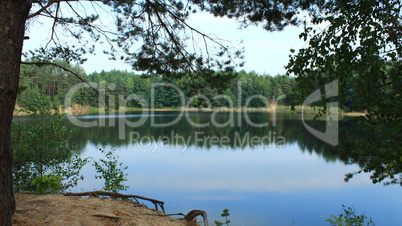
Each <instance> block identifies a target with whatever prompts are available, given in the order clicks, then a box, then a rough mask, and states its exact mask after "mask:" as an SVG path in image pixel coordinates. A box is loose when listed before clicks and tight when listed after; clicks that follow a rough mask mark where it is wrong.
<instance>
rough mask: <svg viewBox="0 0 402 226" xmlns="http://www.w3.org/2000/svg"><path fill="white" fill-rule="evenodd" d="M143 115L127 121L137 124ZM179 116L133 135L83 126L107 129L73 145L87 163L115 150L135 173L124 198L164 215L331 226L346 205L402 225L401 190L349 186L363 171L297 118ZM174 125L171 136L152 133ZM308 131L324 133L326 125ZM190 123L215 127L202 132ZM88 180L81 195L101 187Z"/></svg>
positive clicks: (89, 174) (85, 134) (109, 126)
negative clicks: (155, 203) (145, 201)
mask: <svg viewBox="0 0 402 226" xmlns="http://www.w3.org/2000/svg"><path fill="white" fill-rule="evenodd" d="M141 114H142V113H133V114H130V115H126V117H127V120H129V122H130V123H134V122H137V121H138V120H140V119H141ZM178 114H179V113H174V112H156V113H155V114H153V115H152V117H149V118H148V119H147V120H146V121H145V122H144V123H143V125H141V126H136V127H131V126H125V124H127V123H124V124H119V122H120V121H121V117H120V118H119V116H109V115H106V116H97V115H95V116H77V119H78V120H81V121H86V122H97V123H98V124H99V123H100V124H101V125H98V126H95V127H90V128H80V127H77V128H75V131H74V136H73V139H72V141H73V142H74V143H76V144H78V148H79V150H80V151H81V153H82V154H81V155H82V157H93V158H95V159H96V158H99V157H100V156H101V154H100V152H99V151H98V148H104V149H106V150H109V149H115V150H116V153H117V154H118V155H119V156H120V160H121V161H122V162H123V163H124V164H125V165H127V166H128V167H129V168H128V169H127V171H126V173H128V181H127V182H126V185H128V186H129V189H128V190H127V191H124V193H128V194H137V195H142V196H147V197H150V198H155V199H159V200H163V201H165V203H166V204H165V207H166V212H167V213H178V212H181V213H187V212H188V211H190V210H192V209H201V210H205V211H207V213H208V218H209V221H210V223H211V224H213V221H214V220H220V221H223V218H222V217H220V214H221V212H222V210H223V209H225V208H228V209H229V210H230V217H229V218H230V219H231V222H232V223H231V225H328V223H327V222H325V219H327V218H329V217H330V216H331V215H338V214H340V213H343V211H342V204H344V205H346V206H350V207H354V208H355V209H356V210H357V213H358V214H365V215H366V216H370V217H372V219H373V221H374V222H375V223H376V225H401V224H402V215H401V212H402V195H401V192H402V188H401V187H400V186H395V185H394V186H383V185H382V184H375V185H374V184H372V183H371V180H370V178H369V175H368V174H363V175H358V176H356V177H354V178H353V179H352V180H351V181H349V182H344V175H345V174H346V173H351V172H355V171H357V170H359V166H358V165H345V163H343V162H342V161H341V160H340V159H339V157H338V154H337V153H336V152H335V151H333V150H332V149H331V148H330V147H329V146H327V145H325V144H324V143H323V142H322V141H320V140H319V139H316V138H315V137H313V136H312V135H311V134H310V133H309V132H308V131H307V130H306V129H305V128H304V126H303V123H302V122H301V120H300V116H299V115H287V114H283V115H280V114H277V115H276V118H274V116H273V115H269V114H267V113H249V114H248V117H245V116H244V115H242V114H239V113H236V114H230V113H219V114H216V115H212V114H211V113H190V115H189V116H188V118H186V117H185V116H183V117H181V118H178ZM102 120H103V121H102ZM174 120H177V122H175V123H172V125H170V126H165V127H160V128H158V127H155V126H152V123H154V124H155V123H159V124H161V123H169V122H172V121H174ZM189 120H190V121H189ZM213 121H214V122H216V123H218V124H219V125H220V126H214V125H213V123H212V122H213ZM306 121H307V122H308V124H309V125H311V126H313V127H314V128H318V129H321V130H324V128H325V123H324V122H322V121H313V120H306ZM349 121H350V120H349ZM349 121H348V120H347V119H346V120H343V121H342V122H340V126H341V128H342V129H348V130H354V129H356V124H353V123H352V122H349ZM121 122H123V121H121ZM191 122H192V123H193V124H194V123H198V124H206V123H210V125H209V126H205V127H203V128H196V127H194V125H192V123H191ZM227 122H233V123H227ZM216 123H215V124H216ZM225 123H226V124H227V125H225ZM251 123H254V124H256V123H259V124H263V123H268V124H269V125H268V126H262V127H260V128H256V127H254V126H252V125H250V124H251ZM103 124H104V125H103ZM70 125H72V124H70ZM119 137H120V138H124V139H119ZM206 140H207V141H206ZM83 174H84V176H85V180H84V181H82V182H80V183H79V186H78V188H75V191H77V192H78V191H90V190H94V189H100V188H101V187H102V185H103V181H101V180H95V178H94V174H95V169H94V167H92V166H86V167H85V168H84V169H83Z"/></svg>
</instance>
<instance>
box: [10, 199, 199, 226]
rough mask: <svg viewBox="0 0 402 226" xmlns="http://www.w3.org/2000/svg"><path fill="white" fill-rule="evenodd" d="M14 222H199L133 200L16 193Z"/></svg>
mask: <svg viewBox="0 0 402 226" xmlns="http://www.w3.org/2000/svg"><path fill="white" fill-rule="evenodd" d="M15 200H16V206H17V208H16V211H15V214H14V217H13V225H57V226H60V225H70V226H73V225H94V226H95V225H155V226H156V225H158V226H159V225H197V224H195V223H192V222H187V221H185V220H182V219H179V217H181V216H178V218H173V217H170V216H167V215H165V214H164V213H163V212H160V211H156V210H154V209H149V208H147V207H145V206H144V205H141V204H139V203H136V202H133V201H119V200H114V199H110V198H103V199H101V198H83V197H67V196H64V195H61V194H49V195H33V194H19V193H17V194H15Z"/></svg>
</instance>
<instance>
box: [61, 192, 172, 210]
mask: <svg viewBox="0 0 402 226" xmlns="http://www.w3.org/2000/svg"><path fill="white" fill-rule="evenodd" d="M64 195H65V196H91V197H99V196H102V195H103V196H110V197H111V198H113V199H117V198H121V199H130V198H132V199H134V200H135V201H136V202H138V200H137V199H142V200H147V201H150V202H152V203H153V204H154V205H155V209H156V210H158V205H159V206H160V208H161V209H162V211H163V213H165V207H164V206H163V205H164V204H165V202H163V201H159V200H156V199H151V198H147V197H143V196H139V195H125V194H120V193H117V192H109V191H90V192H80V193H66V194H64ZM138 203H139V202H138Z"/></svg>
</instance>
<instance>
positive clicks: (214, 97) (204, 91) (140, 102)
mask: <svg viewBox="0 0 402 226" xmlns="http://www.w3.org/2000/svg"><path fill="white" fill-rule="evenodd" d="M55 63H57V64H59V65H63V66H64V67H66V68H68V69H69V70H72V71H74V72H75V73H77V74H80V75H82V79H83V80H85V81H87V82H88V83H89V84H91V86H92V87H94V88H95V89H98V91H101V93H96V92H94V90H92V89H91V88H90V87H89V86H87V87H86V88H79V89H77V90H76V91H75V92H73V96H72V104H79V105H87V106H88V105H89V106H92V107H98V106H99V105H100V102H99V101H100V95H104V96H105V104H106V106H107V107H108V108H112V109H118V108H119V107H120V106H119V102H120V103H122V102H121V100H122V99H127V98H128V97H129V96H133V95H135V96H137V97H142V98H143V99H140V98H134V99H131V100H130V101H128V102H127V103H124V104H125V107H134V108H144V107H148V108H152V107H154V108H164V107H173V108H174V107H185V106H183V100H184V103H185V105H187V107H234V108H239V107H251V108H260V107H267V106H269V102H270V101H272V100H273V99H275V100H277V101H278V103H279V104H281V105H291V104H295V103H294V100H293V99H292V98H291V96H292V90H293V88H294V87H295V79H294V78H292V77H288V76H284V75H276V76H270V75H266V74H262V75H261V74H258V73H256V72H254V71H252V72H246V71H244V70H242V71H239V72H231V73H230V75H226V76H228V77H230V80H228V81H227V82H226V84H222V86H221V87H219V88H213V87H202V86H200V87H190V88H189V87H188V86H183V84H182V82H183V81H180V80H173V79H172V80H166V79H164V78H162V77H158V76H150V75H148V74H136V73H134V72H129V71H121V70H112V71H101V72H94V73H90V74H86V73H85V71H84V70H83V69H82V68H81V67H80V66H78V65H76V66H74V65H70V64H68V63H67V62H65V61H62V60H57V61H55ZM195 73H197V72H195ZM198 73H199V77H202V76H203V74H202V73H203V72H198ZM212 73H213V75H212V76H217V77H223V76H225V75H222V74H224V73H227V72H216V71H215V72H212ZM79 83H81V81H80V80H78V79H77V78H76V77H75V76H74V75H73V74H71V73H69V72H66V71H65V70H63V69H60V68H57V67H54V66H52V65H44V66H40V67H38V66H34V65H22V68H21V81H20V93H19V95H18V99H17V103H18V104H19V105H20V106H21V107H26V106H29V105H32V104H35V101H37V100H36V99H35V98H32V97H34V96H38V95H39V94H45V95H47V96H49V97H50V98H51V101H52V103H53V105H56V106H57V105H64V104H65V100H66V95H67V93H68V92H69V91H70V90H71V89H72V88H73V87H74V86H75V85H77V84H79ZM102 86H104V88H102ZM178 87H180V89H179V88H178ZM181 95H182V96H181ZM222 96H225V97H222ZM182 98H183V99H182ZM209 104H210V105H209Z"/></svg>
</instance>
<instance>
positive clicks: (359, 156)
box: [72, 112, 402, 183]
mask: <svg viewBox="0 0 402 226" xmlns="http://www.w3.org/2000/svg"><path fill="white" fill-rule="evenodd" d="M160 114H161V116H157V117H155V118H154V119H155V122H156V123H167V122H171V121H173V120H175V119H176V117H177V113H172V112H169V113H167V114H166V115H165V113H162V112H161V113H160ZM248 116H249V118H250V120H251V121H252V122H253V123H264V122H270V124H269V126H265V127H261V128H256V127H253V126H252V125H250V124H249V123H248V122H247V121H246V119H245V118H244V117H243V116H240V120H239V113H235V114H233V118H232V120H233V124H229V125H226V126H221V127H216V126H213V125H212V122H211V113H199V114H198V113H190V116H189V118H190V119H191V120H192V121H193V122H194V123H198V124H203V123H210V126H206V127H202V128H197V127H194V126H191V125H190V124H189V123H188V121H187V119H186V117H184V116H183V117H182V118H181V119H180V120H179V121H178V122H177V123H175V124H173V125H171V126H168V127H161V128H156V127H152V126H151V121H150V120H147V122H146V123H144V124H143V125H142V126H140V127H138V128H126V130H125V133H124V135H125V138H126V139H123V140H122V139H119V128H118V126H115V127H108V126H106V127H93V128H79V129H76V133H75V134H74V136H73V140H72V141H73V142H74V143H77V144H78V147H80V148H84V147H85V145H86V143H87V142H90V143H93V144H95V145H98V146H104V145H111V146H124V145H129V142H130V140H129V138H130V132H137V133H139V134H140V139H137V141H133V142H140V141H141V138H144V137H145V138H146V139H144V140H145V141H149V140H150V139H153V140H158V139H159V138H161V137H168V139H166V140H164V142H165V144H169V145H172V146H174V145H180V146H183V145H188V146H195V147H203V148H206V149H209V148H210V147H212V146H215V145H216V144H215V145H210V144H209V143H208V142H207V143H205V142H202V141H198V142H197V140H196V139H195V134H196V133H199V134H201V136H198V138H200V137H201V138H203V137H204V136H205V137H208V136H209V137H218V138H222V137H228V138H229V143H228V145H227V146H229V147H231V148H232V149H233V150H239V149H246V148H253V145H254V146H255V145H256V144H255V143H250V139H244V140H241V142H238V141H239V140H238V138H239V137H240V138H241V139H243V138H244V137H245V136H249V137H259V138H262V137H267V136H271V138H272V139H271V143H272V146H269V147H273V148H275V146H274V145H275V144H274V142H275V139H274V137H273V136H275V138H278V137H284V138H285V140H284V141H285V143H286V144H297V145H298V147H299V148H300V150H301V151H303V152H309V153H315V154H317V155H318V156H321V157H322V158H323V159H324V160H325V161H327V162H335V161H342V162H343V163H345V164H358V165H359V166H360V168H361V169H362V172H363V171H366V172H371V173H372V179H373V182H379V181H382V180H384V179H386V178H388V179H390V181H391V182H393V183H399V181H400V178H399V179H398V178H397V176H398V175H399V174H400V172H402V168H401V167H402V163H401V162H402V159H401V158H400V156H401V155H400V154H399V152H400V151H398V150H392V151H390V150H384V149H382V150H379V149H376V148H375V145H373V144H372V142H373V140H375V139H374V137H375V138H376V139H379V138H378V137H380V138H381V134H380V135H378V134H369V133H367V132H365V131H367V130H365V129H364V126H362V125H361V124H359V123H358V122H357V120H356V118H344V119H343V120H342V121H340V122H339V128H340V134H339V142H340V144H339V145H338V146H337V147H332V146H330V145H328V144H326V143H324V142H323V141H321V140H320V139H318V138H316V137H314V136H313V135H312V134H311V133H309V132H308V131H307V130H306V129H305V128H304V126H303V123H302V122H301V119H300V115H286V114H277V120H276V125H275V126H274V125H273V124H272V115H269V114H268V113H248ZM229 117H230V113H219V114H217V115H216V116H215V119H216V121H217V122H218V123H220V124H224V123H225V122H228V120H229V119H230V118H229ZM114 120H115V125H118V120H119V119H114ZM129 120H130V121H135V120H138V118H132V119H131V118H129ZM106 121H108V120H106ZM305 122H306V123H307V124H309V125H310V126H312V127H313V128H316V129H319V130H321V131H324V130H325V122H324V121H320V120H312V119H311V120H305ZM172 133H173V134H174V135H176V136H180V137H182V138H183V139H170V138H171V134H172ZM236 136H237V137H236ZM144 140H143V141H144ZM183 141H184V142H183ZM243 141H244V142H243ZM254 141H255V140H254ZM264 141H267V139H265V140H264ZM264 145H265V147H266V144H264ZM357 173H360V172H357Z"/></svg>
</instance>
